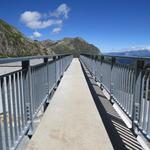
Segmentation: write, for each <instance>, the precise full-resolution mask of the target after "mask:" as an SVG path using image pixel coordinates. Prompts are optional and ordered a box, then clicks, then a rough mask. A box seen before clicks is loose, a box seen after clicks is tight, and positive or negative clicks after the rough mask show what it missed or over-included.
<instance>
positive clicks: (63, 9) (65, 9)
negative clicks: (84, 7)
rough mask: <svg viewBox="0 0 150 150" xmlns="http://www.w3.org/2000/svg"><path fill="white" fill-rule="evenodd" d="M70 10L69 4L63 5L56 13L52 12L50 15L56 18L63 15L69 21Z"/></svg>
mask: <svg viewBox="0 0 150 150" xmlns="http://www.w3.org/2000/svg"><path fill="white" fill-rule="evenodd" d="M69 11H70V8H69V7H68V6H67V4H61V5H60V6H59V7H58V8H57V9H56V10H55V11H54V12H51V13H50V15H51V16H54V17H60V16H61V15H62V16H63V17H64V18H65V19H67V18H68V13H69Z"/></svg>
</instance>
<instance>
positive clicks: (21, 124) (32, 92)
mask: <svg viewBox="0 0 150 150" xmlns="http://www.w3.org/2000/svg"><path fill="white" fill-rule="evenodd" d="M32 59H43V63H40V64H37V65H34V66H30V61H31V60H32ZM71 60H72V55H58V56H53V57H51V56H42V57H40V56H38V57H23V58H8V59H0V64H2V63H11V62H16V61H22V69H19V70H17V71H14V72H10V73H8V74H4V75H1V76H0V105H1V109H2V110H1V114H0V150H10V149H15V148H16V147H17V146H18V144H19V143H20V141H21V139H22V138H23V136H24V135H32V131H33V120H34V118H35V117H36V115H37V113H38V112H39V110H40V109H41V108H42V106H43V105H44V106H45V104H47V103H48V101H49V95H50V94H51V92H52V91H53V89H54V88H56V86H57V83H58V81H59V80H60V78H61V77H62V76H63V73H64V71H65V70H66V69H67V67H68V66H69V64H70V63H71Z"/></svg>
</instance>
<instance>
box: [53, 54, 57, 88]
mask: <svg viewBox="0 0 150 150" xmlns="http://www.w3.org/2000/svg"><path fill="white" fill-rule="evenodd" d="M53 61H54V63H55V70H54V72H55V88H54V89H56V85H57V64H56V56H53Z"/></svg>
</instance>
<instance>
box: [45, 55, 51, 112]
mask: <svg viewBox="0 0 150 150" xmlns="http://www.w3.org/2000/svg"><path fill="white" fill-rule="evenodd" d="M44 63H45V65H46V85H45V86H46V95H47V99H46V101H45V103H44V104H43V107H44V111H45V110H46V108H47V106H48V104H49V102H48V99H49V89H50V85H49V71H48V57H45V58H44Z"/></svg>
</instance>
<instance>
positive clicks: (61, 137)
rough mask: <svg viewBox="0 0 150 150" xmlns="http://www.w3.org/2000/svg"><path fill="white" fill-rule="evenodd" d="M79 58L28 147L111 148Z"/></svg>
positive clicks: (63, 149)
mask: <svg viewBox="0 0 150 150" xmlns="http://www.w3.org/2000/svg"><path fill="white" fill-rule="evenodd" d="M112 149H113V147H112V145H111V142H110V139H109V137H108V135H107V132H106V130H105V127H104V125H103V122H102V120H101V118H100V116H99V113H98V111H97V108H96V106H95V103H94V100H93V98H92V96H91V93H90V90H89V88H88V85H87V82H86V79H85V77H84V74H83V71H82V68H81V65H80V63H79V61H78V59H73V61H72V63H71V65H70V67H69V68H68V70H67V71H66V72H65V74H64V77H63V79H62V81H61V83H60V85H59V87H58V89H57V90H56V93H55V95H54V97H53V98H52V101H51V103H50V105H49V107H48V108H47V110H46V112H45V114H44V116H43V118H42V121H41V123H40V125H39V127H38V128H37V130H36V132H35V134H34V136H33V137H32V139H31V141H30V143H29V145H28V147H27V150H112Z"/></svg>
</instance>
